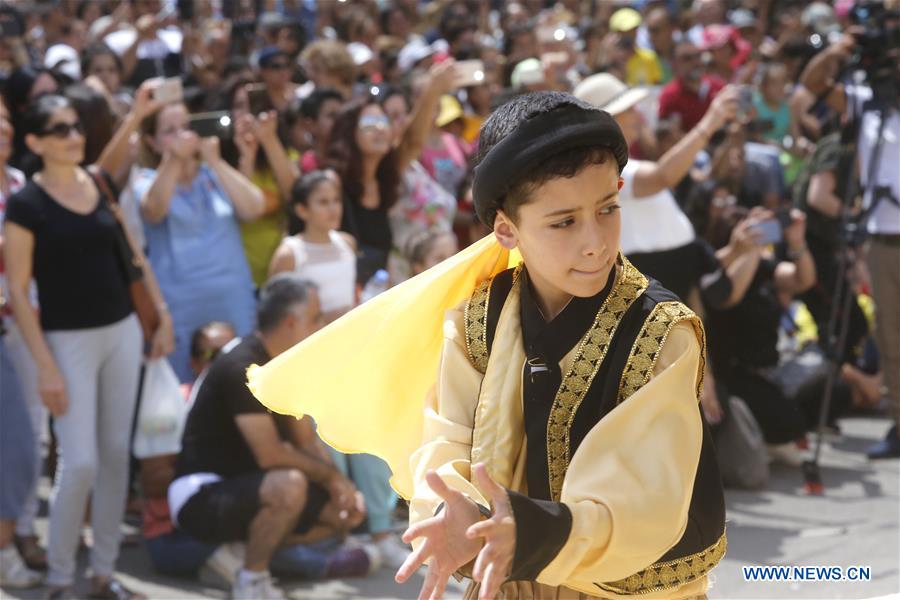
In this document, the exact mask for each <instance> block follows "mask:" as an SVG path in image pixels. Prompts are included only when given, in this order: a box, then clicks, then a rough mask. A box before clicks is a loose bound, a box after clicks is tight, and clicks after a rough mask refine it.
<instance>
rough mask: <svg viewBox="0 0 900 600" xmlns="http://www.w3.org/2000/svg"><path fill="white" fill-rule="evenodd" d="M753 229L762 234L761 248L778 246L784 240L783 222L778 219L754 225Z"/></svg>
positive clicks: (760, 238) (760, 239)
mask: <svg viewBox="0 0 900 600" xmlns="http://www.w3.org/2000/svg"><path fill="white" fill-rule="evenodd" d="M753 228H754V229H756V230H757V231H759V232H760V237H759V245H760V246H769V245H772V244H778V243H780V242H781V240H782V239H783V238H784V235H783V233H782V229H781V222H780V221H779V220H778V219H766V220H765V221H760V222H759V223H757V224H756V225H754V226H753Z"/></svg>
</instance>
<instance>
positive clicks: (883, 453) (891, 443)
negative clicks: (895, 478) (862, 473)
mask: <svg viewBox="0 0 900 600" xmlns="http://www.w3.org/2000/svg"><path fill="white" fill-rule="evenodd" d="M866 456H868V457H869V458H870V459H871V460H875V459H879V458H900V434H898V432H897V426H896V425H894V426H893V427H891V428H890V429H889V430H888V432H887V435H886V436H885V437H884V439H883V440H881V441H880V442H877V443H875V444H872V445H871V446H869V447H868V448H867V449H866Z"/></svg>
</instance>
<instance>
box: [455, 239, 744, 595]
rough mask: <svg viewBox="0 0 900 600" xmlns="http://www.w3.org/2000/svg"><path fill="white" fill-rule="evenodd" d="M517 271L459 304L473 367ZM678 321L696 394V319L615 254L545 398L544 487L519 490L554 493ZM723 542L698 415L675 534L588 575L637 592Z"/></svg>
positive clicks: (698, 564) (711, 460)
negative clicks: (648, 551)
mask: <svg viewBox="0 0 900 600" xmlns="http://www.w3.org/2000/svg"><path fill="white" fill-rule="evenodd" d="M517 278H518V270H513V269H510V270H507V271H504V272H502V273H499V274H498V275H496V276H495V277H494V278H493V279H491V280H489V281H486V282H484V283H482V284H481V286H479V288H478V289H476V291H475V293H474V294H473V295H472V297H471V299H470V300H469V303H468V305H467V306H466V310H465V321H466V348H467V350H468V354H469V359H470V361H471V362H472V364H473V365H474V366H475V367H476V368H477V369H478V370H479V371H481V372H482V373H484V372H485V370H486V369H487V361H488V358H489V355H490V348H491V345H492V343H493V338H494V332H495V330H496V327H497V322H498V321H499V318H500V312H501V310H502V308H503V305H504V303H505V302H506V299H507V298H508V297H509V295H510V293H511V292H512V291H513V290H514V288H515V285H516V279H517ZM516 291H518V290H517V289H516ZM681 322H687V323H689V324H690V325H692V326H693V328H694V331H695V332H696V334H697V338H698V341H699V342H700V345H701V348H702V352H701V361H700V366H699V372H698V385H697V398H698V401H699V396H700V390H701V389H702V377H703V370H704V364H705V355H706V339H705V335H704V331H703V325H702V323H701V322H700V319H699V318H698V317H697V315H695V314H694V313H693V312H692V311H691V310H690V309H689V308H687V307H686V306H685V305H684V304H682V303H681V302H680V301H679V300H678V298H677V297H676V296H675V295H674V294H672V292H670V291H668V290H666V289H665V288H663V287H662V286H661V285H660V284H659V283H658V282H656V281H655V280H651V279H648V278H647V277H645V276H644V275H642V274H641V273H640V272H639V271H638V270H637V269H635V268H634V267H633V266H632V265H631V264H630V263H629V262H628V261H627V259H625V258H624V257H621V258H620V267H619V271H618V273H617V275H616V280H615V282H614V283H613V285H612V288H611V289H610V291H609V293H608V295H607V297H606V299H605V300H603V303H602V305H601V306H600V310H599V312H598V313H597V316H596V318H595V320H594V322H593V324H592V325H591V327H590V328H589V329H588V331H587V333H585V335H584V337H583V338H582V339H581V341H580V342H579V344H580V345H579V349H578V351H577V352H576V355H575V357H574V360H573V364H572V366H571V368H570V369H569V371H568V372H567V373H564V374H563V376H562V382H561V384H560V386H559V390H558V392H557V393H556V397H555V398H554V401H553V405H552V406H551V407H550V415H549V418H548V420H547V427H546V462H547V469H546V484H547V486H548V489H547V492H546V493H543V492H541V493H535V494H532V493H531V492H530V493H529V495H533V496H534V497H547V498H550V499H552V500H555V501H559V497H560V493H561V491H562V482H563V479H564V477H565V473H566V469H567V467H568V463H569V459H570V457H571V456H573V455H574V453H575V451H576V450H577V449H578V446H579V445H580V443H581V441H582V440H583V439H584V437H585V436H586V435H587V433H588V432H589V431H590V430H591V429H592V428H593V427H594V425H596V423H597V422H598V421H599V420H600V419H602V418H603V417H604V416H606V415H607V414H608V413H609V412H610V411H611V410H612V409H613V408H615V407H616V406H617V405H618V404H619V403H620V402H624V401H627V399H628V398H629V397H630V396H631V395H632V394H634V393H635V392H636V391H637V390H639V389H640V388H641V387H643V385H645V384H646V383H647V382H648V381H649V380H650V378H651V376H652V372H653V367H654V365H655V364H656V359H657V358H658V356H659V352H660V349H661V348H662V345H663V344H664V343H665V340H666V338H667V337H668V335H669V332H670V331H671V330H672V328H673V327H674V326H675V325H677V324H678V323H681ZM698 410H699V407H698ZM702 418H703V417H702V411H701V419H702ZM528 460H529V461H530V460H532V457H531V456H529V459H528ZM532 485H534V478H532V477H529V490H530V489H531V486H532ZM725 547H726V537H725V500H724V495H723V492H722V483H721V477H720V475H719V467H718V463H717V461H716V457H715V451H714V448H713V445H712V438H711V433H710V431H709V427H708V425H707V424H706V421H705V419H703V440H702V445H701V450H700V459H699V463H698V465H697V474H696V477H695V479H694V488H693V492H692V496H691V503H690V508H689V512H688V523H687V527H686V529H685V532H684V534H683V535H682V537H681V539H680V540H679V541H678V543H676V544H675V545H674V546H673V547H672V548H670V549H669V550H668V551H667V552H666V553H665V554H664V555H663V556H661V557H660V558H659V559H658V560H657V561H656V562H655V563H653V564H652V565H649V566H648V567H647V568H645V569H643V570H641V571H639V572H638V573H635V574H633V575H631V576H629V577H627V578H625V579H621V580H619V581H612V582H595V585H597V587H598V588H599V589H602V590H605V591H608V592H614V593H617V594H646V593H651V592H655V591H658V590H663V589H668V588H675V587H679V586H681V585H683V584H685V583H688V582H690V581H693V580H695V579H697V578H699V577H702V576H703V575H705V574H706V573H707V572H709V571H710V570H712V568H713V567H714V566H715V565H716V564H717V563H718V562H719V561H720V560H721V559H722V557H723V556H724V554H725Z"/></svg>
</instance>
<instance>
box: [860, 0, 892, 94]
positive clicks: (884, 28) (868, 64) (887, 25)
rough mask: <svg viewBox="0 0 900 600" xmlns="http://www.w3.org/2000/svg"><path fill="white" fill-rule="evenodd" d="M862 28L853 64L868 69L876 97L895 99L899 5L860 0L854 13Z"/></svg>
mask: <svg viewBox="0 0 900 600" xmlns="http://www.w3.org/2000/svg"><path fill="white" fill-rule="evenodd" d="M850 15H851V18H852V20H853V22H854V23H855V24H856V25H858V26H859V27H861V28H862V30H861V31H860V32H859V33H856V34H855V35H854V37H855V38H856V44H857V52H856V54H855V55H854V65H855V66H856V67H857V68H858V69H861V70H862V71H864V72H865V74H866V81H867V82H868V84H869V85H870V86H871V87H872V91H873V93H874V95H875V97H876V99H878V98H881V99H884V100H888V101H893V100H894V99H895V98H896V97H897V91H898V90H897V80H898V78H900V68H898V58H900V57H898V56H897V51H898V49H900V9H898V8H894V9H888V8H887V7H886V6H885V4H884V2H883V1H882V0H861V1H859V2H857V3H856V4H855V5H854V7H853V9H852V11H851V13H850Z"/></svg>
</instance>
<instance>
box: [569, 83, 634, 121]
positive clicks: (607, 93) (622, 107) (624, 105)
mask: <svg viewBox="0 0 900 600" xmlns="http://www.w3.org/2000/svg"><path fill="white" fill-rule="evenodd" d="M573 93H574V95H575V97H576V98H578V99H580V100H584V101H585V102H588V103H590V104H593V105H594V106H596V107H597V108H602V109H603V110H605V111H606V112H608V113H609V114H611V115H613V116H615V115H617V114H619V113H623V112H625V111H626V110H628V109H629V108H631V107H632V106H634V105H635V104H637V103H638V102H640V101H641V100H643V99H644V98H646V97H647V90H644V89H641V88H630V87H628V86H627V85H625V84H624V83H622V82H621V81H619V80H618V79H617V78H616V77H615V76H614V75H610V74H609V73H597V74H596V75H591V76H590V77H587V78H586V79H584V80H583V81H582V82H581V83H579V84H578V85H577V86H576V87H575V91H574V92H573Z"/></svg>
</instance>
